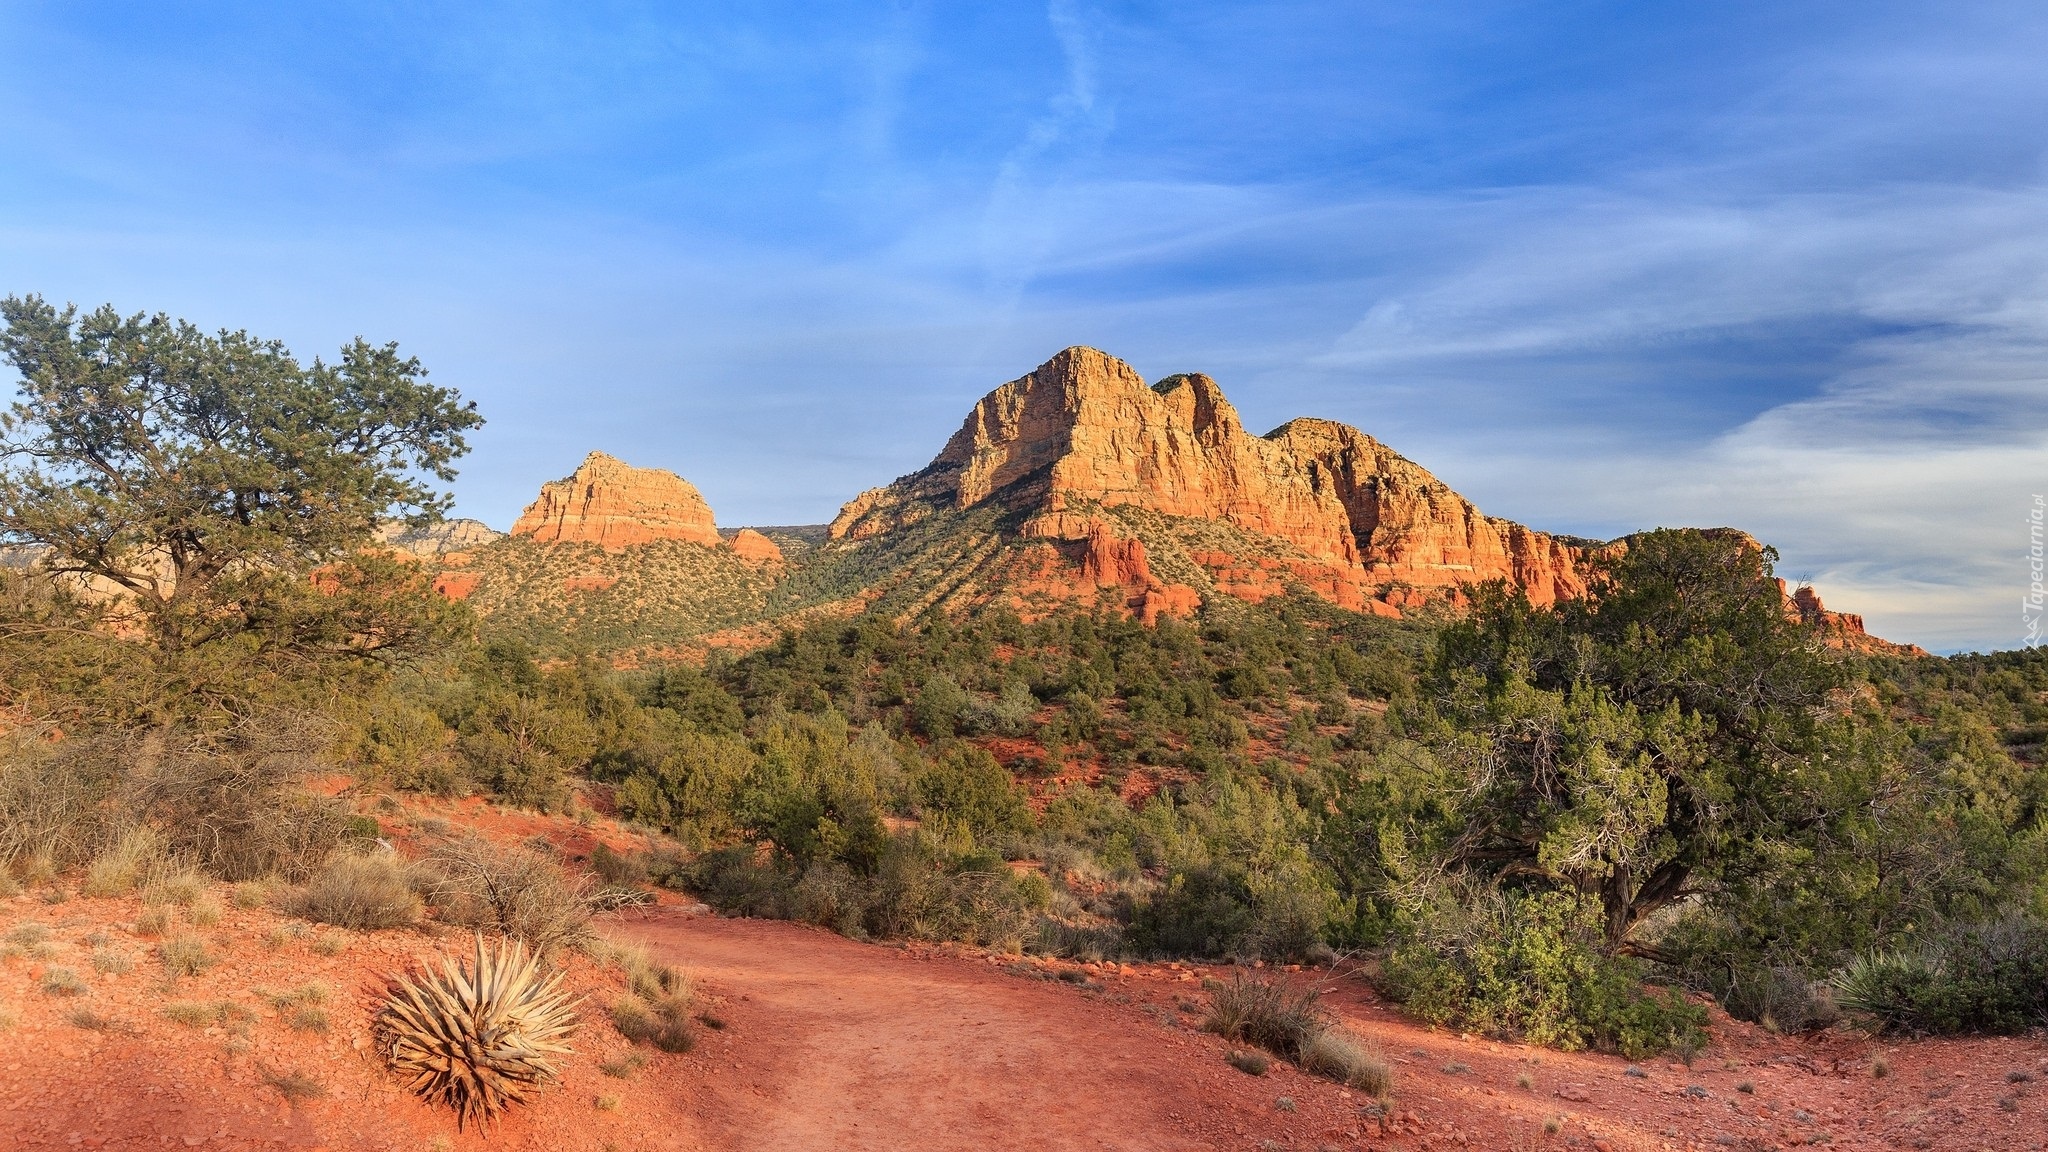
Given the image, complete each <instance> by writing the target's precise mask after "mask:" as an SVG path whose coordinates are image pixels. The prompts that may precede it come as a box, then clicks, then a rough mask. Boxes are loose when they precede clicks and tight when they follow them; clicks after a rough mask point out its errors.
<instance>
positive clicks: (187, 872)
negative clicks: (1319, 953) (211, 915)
mask: <svg viewBox="0 0 2048 1152" xmlns="http://www.w3.org/2000/svg"><path fill="white" fill-rule="evenodd" d="M206 889H207V883H206V877H205V876H203V875H201V874H200V873H199V871H198V870H197V869H195V868H193V867H192V866H191V865H189V864H182V863H181V864H164V865H160V866H158V867H157V868H156V869H154V870H153V871H152V872H151V874H150V877H149V882H148V883H147V884H145V885H143V888H142V902H143V904H145V905H147V906H149V907H152V908H157V907H162V906H163V905H166V904H175V905H177V906H178V907H181V908H183V907H189V906H190V905H191V904H192V903H193V901H196V900H198V899H199V898H200V897H201V896H204V895H206Z"/></svg>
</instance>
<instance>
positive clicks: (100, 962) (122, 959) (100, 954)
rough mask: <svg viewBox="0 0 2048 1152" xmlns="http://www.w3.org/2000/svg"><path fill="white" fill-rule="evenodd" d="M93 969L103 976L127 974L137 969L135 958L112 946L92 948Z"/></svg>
mask: <svg viewBox="0 0 2048 1152" xmlns="http://www.w3.org/2000/svg"><path fill="white" fill-rule="evenodd" d="M92 970H93V971H95V972H98V973H99V974H100V975H102V976H125V975H127V974H128V973H129V972H132V971H134V970H135V958H134V957H133V956H130V955H128V954H127V953H126V952H118V951H115V950H114V949H112V948H95V949H93V950H92Z"/></svg>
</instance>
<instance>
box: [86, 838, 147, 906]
mask: <svg viewBox="0 0 2048 1152" xmlns="http://www.w3.org/2000/svg"><path fill="white" fill-rule="evenodd" d="M167 850H168V845H166V844H165V843H164V838H163V836H162V834H161V833H159V832H157V830H156V829H154V828H149V827H145V826H139V825H138V826H137V827H134V828H130V829H129V830H128V831H126V832H123V833H122V834H121V838H120V839H118V840H116V841H114V843H113V846H112V847H110V848H108V849H107V850H106V851H105V852H102V853H100V854H99V855H98V856H97V857H95V858H94V859H93V862H92V864H91V865H90V866H88V867H87V868H86V870H85V883H84V884H83V885H81V886H80V890H81V891H83V892H84V893H85V894H86V895H87V896H95V897H102V898H104V897H108V896H126V895H127V894H128V893H130V892H133V891H135V889H136V888H137V887H138V886H139V885H141V883H142V882H143V879H144V878H145V877H146V876H148V875H149V872H150V870H151V869H152V868H154V867H156V866H157V864H158V863H159V862H161V861H162V860H163V859H164V856H165V853H166V851H167Z"/></svg>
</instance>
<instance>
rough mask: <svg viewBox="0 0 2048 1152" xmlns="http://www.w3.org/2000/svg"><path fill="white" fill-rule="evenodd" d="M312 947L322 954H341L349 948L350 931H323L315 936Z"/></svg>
mask: <svg viewBox="0 0 2048 1152" xmlns="http://www.w3.org/2000/svg"><path fill="white" fill-rule="evenodd" d="M311 947H312V949H313V951H315V952H318V953H319V954H320V955H322V956H339V955H341V954H342V953H343V952H345V951H347V950H348V933H346V932H322V933H320V934H319V935H318V936H315V937H313V943H312V945H311Z"/></svg>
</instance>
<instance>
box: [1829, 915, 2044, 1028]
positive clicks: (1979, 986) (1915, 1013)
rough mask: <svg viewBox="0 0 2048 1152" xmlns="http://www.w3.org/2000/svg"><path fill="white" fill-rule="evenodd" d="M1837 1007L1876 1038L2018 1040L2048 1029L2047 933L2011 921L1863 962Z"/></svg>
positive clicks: (1844, 976)
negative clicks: (1974, 1035) (1968, 1035)
mask: <svg viewBox="0 0 2048 1152" xmlns="http://www.w3.org/2000/svg"><path fill="white" fill-rule="evenodd" d="M1832 985H1833V990H1834V998H1835V1002H1836V1003H1837V1004H1839V1005H1840V1006H1841V1007H1842V1009H1843V1010H1845V1011H1847V1012H1849V1013H1850V1014H1852V1015H1853V1016H1855V1017H1857V1018H1859V1019H1860V1020H1862V1021H1863V1022H1864V1023H1866V1024H1867V1025H1868V1026H1869V1027H1871V1028H1872V1030H1874V1031H1878V1032H1903V1033H1908V1034H1914V1035H1926V1034H1949V1033H1962V1032H1989V1033H2015V1032H2022V1031H2025V1030H2026V1029H2029V1028H2035V1027H2040V1026H2041V1025H2043V1024H2048V925H2044V924H2042V923H2039V922H2036V921H2030V920H2022V919H2007V920H2000V921H1994V922H1992V923H1988V924H1977V925H1968V926H1964V927H1959V928H1955V929H1951V930H1950V931H1948V932H1946V933H1944V934H1942V935H1939V936H1936V937H1934V938H1932V939H1930V940H1928V941H1925V942H1924V943H1922V945H1921V946H1920V947H1918V948H1915V949H1911V950H1907V951H1899V952H1889V953H1872V954H1867V955H1864V956H1862V957H1859V958H1857V959H1856V960H1855V961H1854V962H1852V963H1851V964H1849V965H1848V966H1847V967H1846V968H1844V969H1843V970H1842V971H1840V972H1839V973H1837V974H1836V975H1835V977H1834V979H1833V981H1832Z"/></svg>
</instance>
